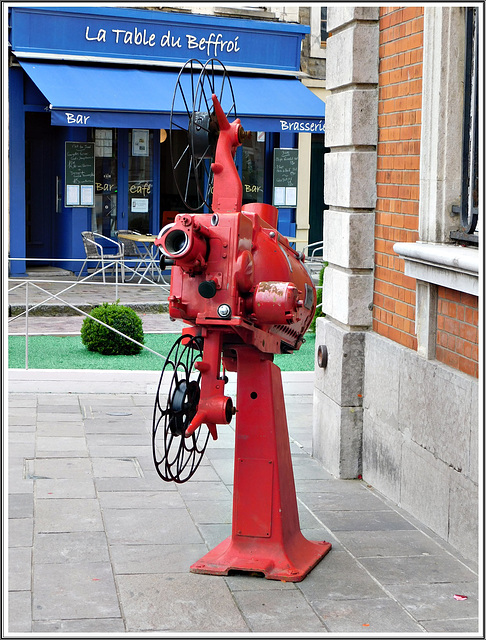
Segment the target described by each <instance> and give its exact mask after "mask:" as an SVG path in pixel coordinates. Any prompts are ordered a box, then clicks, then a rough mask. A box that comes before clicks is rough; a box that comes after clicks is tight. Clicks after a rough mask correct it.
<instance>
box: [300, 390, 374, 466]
mask: <svg viewBox="0 0 486 640" xmlns="http://www.w3.org/2000/svg"><path fill="white" fill-rule="evenodd" d="M313 416H314V419H313V420H314V422H313V439H312V455H313V456H314V457H315V458H317V459H318V460H320V461H321V462H322V464H323V466H324V468H325V469H326V470H327V471H329V472H330V473H332V474H333V475H335V476H336V477H338V478H342V479H351V478H357V476H358V475H359V474H360V473H361V425H362V419H363V414H362V409H361V408H360V407H341V406H340V405H338V404H336V403H335V402H333V401H332V400H331V398H329V397H328V396H326V395H325V394H324V393H322V392H321V391H319V389H314V411H313Z"/></svg>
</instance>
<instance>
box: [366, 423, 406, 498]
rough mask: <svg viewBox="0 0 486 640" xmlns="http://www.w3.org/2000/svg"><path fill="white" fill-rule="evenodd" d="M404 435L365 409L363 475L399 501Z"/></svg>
mask: <svg viewBox="0 0 486 640" xmlns="http://www.w3.org/2000/svg"><path fill="white" fill-rule="evenodd" d="M403 442H404V436H403V434H402V433H400V432H399V431H396V430H393V429H390V428H389V427H388V425H387V424H382V423H380V422H377V421H376V420H374V419H373V418H372V417H371V414H370V412H367V411H364V412H363V478H365V480H366V482H367V483H369V484H371V485H372V486H373V487H374V488H375V489H377V490H378V491H380V493H382V494H383V495H385V496H386V497H387V498H389V499H390V500H393V502H395V503H397V504H399V503H400V480H401V478H400V476H401V459H402V446H403Z"/></svg>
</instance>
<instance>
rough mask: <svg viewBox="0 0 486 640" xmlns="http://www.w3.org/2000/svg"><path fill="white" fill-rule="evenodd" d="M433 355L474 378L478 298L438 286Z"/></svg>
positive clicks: (476, 374) (476, 359)
mask: <svg viewBox="0 0 486 640" xmlns="http://www.w3.org/2000/svg"><path fill="white" fill-rule="evenodd" d="M436 358H437V360H439V361H440V362H443V363H444V364H447V365H449V366H450V367H454V369H459V371H462V372H463V373H467V374H468V375H470V376H475V377H476V378H477V377H478V299H477V297H476V296H472V295H469V294H467V293H461V292H460V291H454V290H453V289H446V288H445V287H438V304H437V346H436Z"/></svg>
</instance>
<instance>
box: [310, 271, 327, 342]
mask: <svg viewBox="0 0 486 640" xmlns="http://www.w3.org/2000/svg"><path fill="white" fill-rule="evenodd" d="M328 264H329V263H328V262H323V263H322V265H323V266H322V269H321V270H320V272H319V287H318V289H317V291H316V298H317V307H316V312H315V313H314V317H313V318H312V322H311V325H310V327H309V331H312V332H313V333H315V332H316V320H317V318H324V317H325V315H326V314H325V313H322V284H323V282H324V269H325V268H326V267H327V265H328ZM319 305H320V306H319Z"/></svg>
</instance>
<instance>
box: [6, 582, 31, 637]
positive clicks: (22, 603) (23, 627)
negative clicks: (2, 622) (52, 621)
mask: <svg viewBox="0 0 486 640" xmlns="http://www.w3.org/2000/svg"><path fill="white" fill-rule="evenodd" d="M8 631H9V632H10V633H30V632H31V631H32V592H31V591H10V592H9V594H8Z"/></svg>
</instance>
